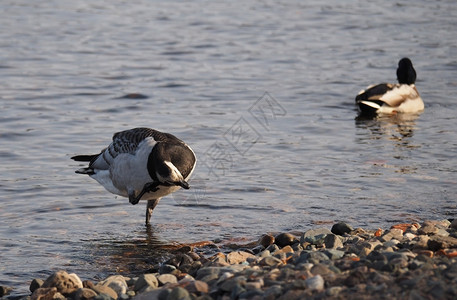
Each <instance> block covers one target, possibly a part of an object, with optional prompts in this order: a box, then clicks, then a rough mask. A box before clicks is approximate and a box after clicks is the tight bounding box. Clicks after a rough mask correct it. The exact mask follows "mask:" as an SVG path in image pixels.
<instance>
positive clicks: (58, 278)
mask: <svg viewBox="0 0 457 300" xmlns="http://www.w3.org/2000/svg"><path fill="white" fill-rule="evenodd" d="M41 287H42V288H50V287H55V288H57V291H58V292H59V293H61V294H64V295H68V294H71V293H73V292H74V291H76V290H77V289H79V288H82V287H83V285H82V282H81V280H80V279H79V278H78V277H77V276H76V275H75V274H68V273H67V272H65V271H57V272H55V273H54V274H52V275H51V276H49V277H48V279H46V281H45V282H44V283H43V285H42V286H41Z"/></svg>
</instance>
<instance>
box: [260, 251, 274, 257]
mask: <svg viewBox="0 0 457 300" xmlns="http://www.w3.org/2000/svg"><path fill="white" fill-rule="evenodd" d="M257 256H258V257H260V258H264V257H267V256H271V252H270V251H269V250H263V251H262V252H260V253H259V254H257Z"/></svg>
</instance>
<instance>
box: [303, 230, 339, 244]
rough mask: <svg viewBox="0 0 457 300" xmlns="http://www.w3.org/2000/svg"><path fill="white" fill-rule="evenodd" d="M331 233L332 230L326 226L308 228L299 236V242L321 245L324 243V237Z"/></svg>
mask: <svg viewBox="0 0 457 300" xmlns="http://www.w3.org/2000/svg"><path fill="white" fill-rule="evenodd" d="M331 233H332V232H331V231H330V230H328V229H327V228H318V229H311V230H308V231H306V232H305V233H304V234H303V235H302V236H301V237H300V244H303V243H306V242H308V243H311V244H313V245H322V244H323V243H324V239H325V237H326V236H327V235H328V234H331Z"/></svg>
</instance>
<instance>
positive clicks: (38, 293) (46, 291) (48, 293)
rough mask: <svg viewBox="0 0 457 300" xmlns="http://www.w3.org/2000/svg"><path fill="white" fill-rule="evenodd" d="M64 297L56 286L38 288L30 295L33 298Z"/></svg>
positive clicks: (45, 299) (34, 299)
mask: <svg viewBox="0 0 457 300" xmlns="http://www.w3.org/2000/svg"><path fill="white" fill-rule="evenodd" d="M62 298H64V297H63V296H62V295H61V294H60V293H59V292H57V288H56V287H47V288H38V289H36V290H35V291H34V292H33V294H32V296H31V297H30V299H31V300H52V299H62Z"/></svg>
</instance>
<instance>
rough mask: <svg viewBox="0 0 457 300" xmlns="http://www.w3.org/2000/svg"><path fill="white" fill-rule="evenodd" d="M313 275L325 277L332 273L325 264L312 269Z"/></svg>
mask: <svg viewBox="0 0 457 300" xmlns="http://www.w3.org/2000/svg"><path fill="white" fill-rule="evenodd" d="M311 273H312V274H313V275H325V274H329V273H332V271H331V270H330V269H329V268H328V267H327V266H325V265H323V264H318V265H314V266H313V267H312V268H311Z"/></svg>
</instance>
